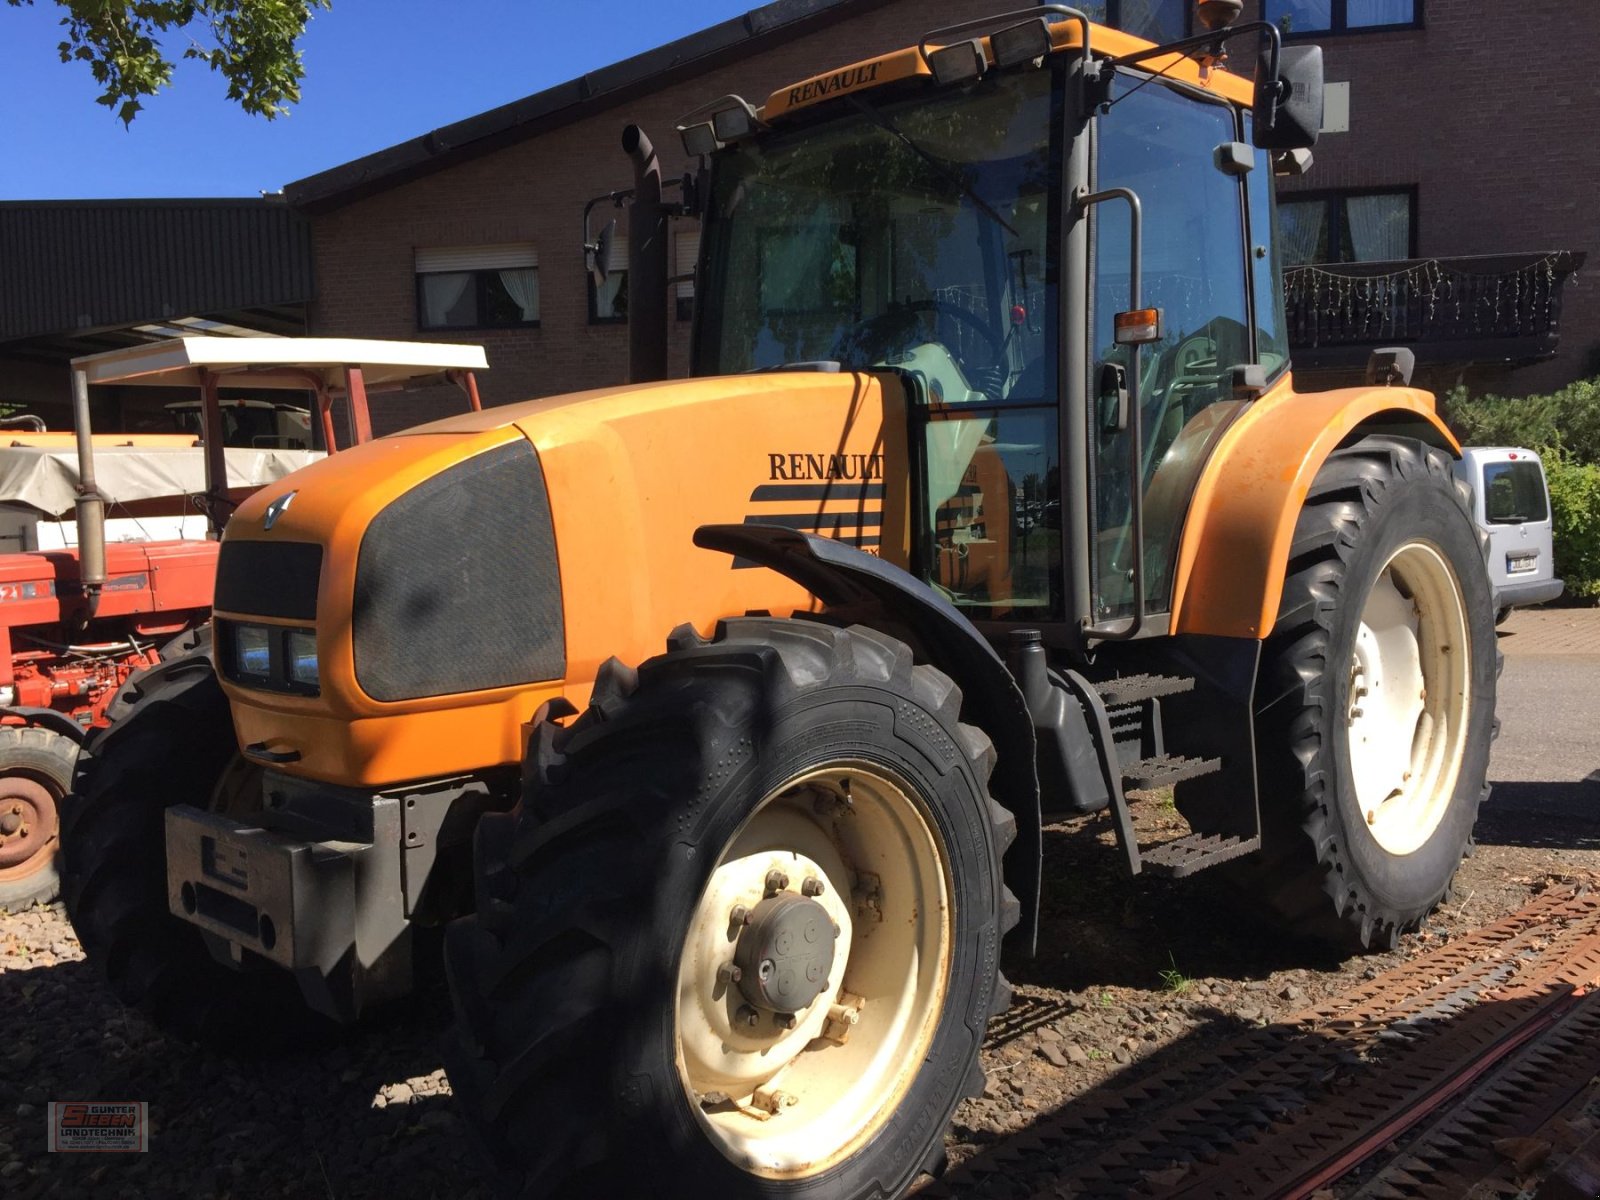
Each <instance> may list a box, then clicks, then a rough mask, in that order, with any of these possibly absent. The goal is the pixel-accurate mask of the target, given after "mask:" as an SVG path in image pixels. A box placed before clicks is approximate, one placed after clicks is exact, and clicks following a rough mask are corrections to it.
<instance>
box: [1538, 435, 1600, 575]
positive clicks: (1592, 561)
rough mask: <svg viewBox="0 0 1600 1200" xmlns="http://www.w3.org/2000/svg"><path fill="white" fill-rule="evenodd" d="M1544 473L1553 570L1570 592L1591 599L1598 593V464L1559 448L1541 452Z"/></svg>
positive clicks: (1599, 489) (1599, 478) (1599, 541)
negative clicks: (1581, 460)
mask: <svg viewBox="0 0 1600 1200" xmlns="http://www.w3.org/2000/svg"><path fill="white" fill-rule="evenodd" d="M1544 473H1545V478H1546V479H1547V480H1548V481H1549V483H1550V515H1551V518H1552V520H1551V523H1552V525H1553V526H1554V529H1555V551H1556V574H1557V575H1559V576H1560V577H1561V578H1562V579H1564V580H1566V584H1567V594H1568V595H1569V596H1572V597H1574V598H1580V599H1588V600H1593V599H1595V598H1597V597H1600V465H1596V464H1595V463H1593V462H1579V461H1578V460H1577V458H1576V456H1575V455H1573V454H1572V453H1571V452H1570V451H1566V450H1561V449H1559V448H1558V449H1555V450H1552V451H1550V452H1548V453H1546V454H1545V455H1544Z"/></svg>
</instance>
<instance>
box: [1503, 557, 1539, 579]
mask: <svg viewBox="0 0 1600 1200" xmlns="http://www.w3.org/2000/svg"><path fill="white" fill-rule="evenodd" d="M1538 565H1539V556H1538V554H1508V555H1506V570H1507V571H1508V572H1510V573H1511V574H1512V575H1517V574H1520V573H1521V572H1523V571H1532V570H1534V569H1535V568H1536V567H1538Z"/></svg>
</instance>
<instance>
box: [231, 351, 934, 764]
mask: <svg viewBox="0 0 1600 1200" xmlns="http://www.w3.org/2000/svg"><path fill="white" fill-rule="evenodd" d="M905 428H906V426H905V417H904V401H903V392H902V389H901V386H900V384H899V383H898V381H897V380H895V379H894V377H892V376H889V377H878V376H874V375H867V374H847V373H838V374H826V373H811V372H807V373H800V372H776V373H771V374H764V375H743V376H735V377H724V378H714V379H692V380H682V381H673V382H667V383H656V384H646V385H637V386H628V387H618V388H607V389H602V390H598V391H592V392H583V393H578V394H575V395H571V396H561V397H553V398H550V399H545V400H536V401H530V402H526V403H522V404H512V405H505V406H501V407H496V408H493V409H489V410H485V411H483V412H478V413H470V414H466V415H462V416H458V417H453V418H450V419H447V420H443V421H436V422H433V423H432V424H428V425H423V426H419V427H417V428H414V429H410V430H406V431H405V432H404V433H400V434H395V435H392V436H389V437H385V438H380V439H378V440H377V441H374V442H370V443H367V444H366V445H362V446H357V447H355V448H353V449H350V450H345V451H342V452H340V453H338V454H336V455H333V456H331V457H329V458H328V459H326V460H325V461H323V462H320V463H316V464H313V465H312V466H310V467H308V468H306V469H305V470H302V471H297V472H295V473H294V474H293V475H291V476H289V477H287V478H285V479H283V480H281V481H278V482H277V483H275V484H272V485H270V486H268V487H266V488H264V489H262V490H261V491H260V492H258V493H257V494H255V495H254V496H252V497H251V498H250V499H248V500H247V501H246V502H245V503H244V504H243V505H241V506H240V508H239V509H238V511H237V512H236V513H235V514H234V516H233V518H232V520H231V521H230V522H229V525H228V528H227V533H226V536H225V539H224V544H223V551H222V561H221V564H220V566H219V570H218V587H217V604H216V608H217V615H218V617H219V619H220V620H221V621H222V625H221V626H219V632H220V633H221V634H223V635H224V636H222V637H221V638H220V640H219V651H218V654H219V664H221V665H223V666H224V672H223V673H224V675H225V676H227V675H228V671H227V667H226V664H223V662H222V659H223V657H224V656H225V655H226V654H227V653H228V648H227V646H228V643H227V637H226V625H227V622H228V621H229V620H232V621H234V622H236V623H246V622H250V621H252V620H259V619H262V618H265V619H266V620H267V621H269V622H273V623H282V624H290V625H299V626H310V625H314V627H315V629H316V645H317V656H318V660H319V664H320V685H319V691H318V693H317V694H316V695H308V694H299V695H295V694H290V689H287V688H278V689H273V688H271V687H266V686H251V682H250V681H249V680H247V679H241V678H234V677H229V684H228V686H229V691H230V694H232V695H233V696H234V698H235V705H234V708H235V721H236V724H237V726H238V732H239V735H240V741H241V744H244V745H250V744H252V742H256V741H261V740H262V737H261V735H262V733H263V731H264V730H266V729H267V728H268V727H269V726H270V729H271V730H272V731H274V732H277V733H281V732H282V730H283V729H284V728H285V726H284V723H283V720H282V718H284V717H286V716H287V715H288V714H291V713H298V714H302V715H304V716H305V717H307V718H308V719H309V718H311V717H312V716H313V715H314V714H315V715H317V716H319V717H321V718H323V719H325V720H327V721H328V722H330V724H327V725H325V726H324V727H323V728H322V730H321V732H320V733H318V734H316V735H315V736H313V735H312V734H311V733H310V732H304V733H302V734H301V735H298V736H297V737H296V738H295V745H294V747H293V748H294V750H296V751H297V752H298V753H300V754H301V756H302V757H301V758H300V759H299V760H297V762H296V764H295V766H293V767H290V768H288V769H290V770H291V771H292V772H295V773H305V774H309V775H314V776H318V777H321V778H324V779H335V778H338V779H342V780H345V781H349V782H358V781H368V780H378V779H388V780H393V779H396V778H405V777H407V771H408V770H410V769H411V768H410V767H409V766H408V764H407V763H406V762H402V761H399V760H397V759H396V758H395V757H394V755H393V754H388V755H387V757H386V754H387V752H386V751H385V750H384V746H385V745H387V744H388V742H389V739H388V738H387V737H386V735H384V733H383V725H384V721H383V720H382V718H384V717H386V716H388V715H391V714H392V715H395V716H397V717H398V716H400V715H404V714H410V720H411V722H412V724H411V726H408V728H411V729H412V733H411V734H410V735H408V739H407V740H408V741H409V742H410V744H412V745H415V744H417V742H416V738H417V736H418V732H419V731H417V730H416V729H415V723H416V721H417V720H419V719H422V718H424V717H425V718H426V719H428V720H440V721H442V720H444V719H445V718H446V716H447V715H448V714H450V713H452V712H453V713H455V714H456V717H455V721H454V724H452V726H451V728H450V729H449V730H448V731H445V730H441V731H440V736H441V737H442V738H443V739H444V741H443V742H435V743H434V745H433V746H432V747H431V749H430V752H429V759H428V773H429V774H441V773H444V772H446V771H448V770H451V769H456V767H457V766H459V768H460V769H467V768H468V767H470V766H476V767H482V766H483V765H484V764H485V763H488V762H503V763H508V764H509V763H513V762H516V761H517V760H518V757H519V756H520V753H521V726H522V724H523V723H524V722H526V721H528V720H529V719H530V718H531V717H532V715H533V712H534V710H535V708H536V707H537V706H538V704H539V703H541V702H543V701H544V700H548V699H550V698H551V697H552V696H553V695H564V696H566V698H568V699H569V700H572V701H573V702H575V703H578V704H582V703H584V702H585V701H586V700H587V697H588V689H589V687H590V685H591V683H592V681H593V679H594V676H595V673H596V672H597V671H598V670H599V667H600V664H601V663H603V662H604V661H605V660H606V659H608V658H610V657H612V656H613V655H614V656H616V657H618V658H621V659H622V660H623V661H624V662H628V663H638V662H640V661H642V660H644V659H645V658H648V657H650V656H651V655H653V654H657V653H659V652H660V651H661V649H662V648H663V646H664V644H665V642H664V639H665V637H666V634H667V633H668V632H669V631H670V630H671V629H673V628H674V627H676V626H678V625H680V624H682V623H684V622H685V621H687V622H690V623H692V624H694V625H695V626H696V627H698V628H699V629H700V630H701V631H702V632H707V631H709V630H710V629H711V628H712V627H713V626H714V625H715V623H716V621H717V620H718V619H720V618H722V617H725V616H729V615H737V614H742V613H745V612H749V611H753V610H766V611H769V612H774V613H787V612H789V611H792V610H793V609H795V608H801V607H808V606H810V605H811V604H812V599H811V597H810V596H809V595H808V594H807V593H806V592H805V591H803V590H802V589H801V588H799V587H798V586H797V585H795V584H794V583H792V582H790V581H788V580H787V579H784V578H783V577H781V576H779V575H777V574H775V573H773V572H771V571H768V570H765V569H762V568H759V567H757V566H755V564H753V563H747V562H742V561H739V560H736V559H733V558H730V557H728V556H727V555H724V554H720V553H716V552H712V551H707V550H701V549H698V548H697V547H696V546H695V545H694V543H693V535H694V531H695V529H696V528H698V527H699V526H701V525H704V524H746V523H748V524H774V525H779V526H782V527H785V528H789V529H799V530H805V531H808V532H814V533H820V534H823V535H824V536H832V537H838V538H841V539H843V540H846V541H847V542H849V543H850V544H852V545H856V546H859V547H860V548H861V549H863V550H866V551H867V552H869V553H874V554H878V553H882V554H883V555H884V556H886V557H889V558H891V559H892V560H894V561H898V562H901V563H904V562H905V561H906V555H907V551H908V548H909V541H910V534H909V509H908V503H907V492H906V479H907V475H908V472H907V470H906V442H905ZM891 481H893V482H892V483H891ZM265 713H270V714H274V715H273V719H272V720H271V721H258V720H256V719H255V716H254V715H252V714H257V715H259V714H265ZM469 718H470V719H469ZM352 722H353V724H352ZM336 723H342V724H336ZM469 727H470V729H471V731H472V732H471V733H470V734H469V733H468V732H467V731H468V729H469ZM340 728H343V729H345V730H346V732H344V733H343V734H342V735H341V734H339V732H338V731H339V729H340ZM485 738H489V739H490V740H492V741H493V743H494V745H493V748H492V752H491V750H489V749H486V748H485V746H484V745H482V744H481V743H482V742H483V741H484V739H485ZM352 740H354V741H359V742H362V743H364V746H359V747H358V746H352V745H351V744H350V743H351V741H352ZM340 741H342V742H343V743H344V745H343V747H342V749H340V751H339V753H340V755H341V756H342V760H341V761H337V762H335V761H333V760H332V759H331V758H329V756H330V755H331V754H332V753H333V748H334V745H335V744H336V743H338V742H340ZM455 744H459V752H457V750H456V745H455ZM391 749H392V747H391ZM325 758H326V759H328V761H322V760H323V759H325ZM457 758H459V759H460V762H459V764H455V760H456V759H457ZM446 759H449V760H450V761H449V762H446V761H445V760H446ZM418 765H420V764H418Z"/></svg>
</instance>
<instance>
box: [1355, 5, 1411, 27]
mask: <svg viewBox="0 0 1600 1200" xmlns="http://www.w3.org/2000/svg"><path fill="white" fill-rule="evenodd" d="M1347 2H1348V4H1349V7H1348V8H1347V9H1346V10H1345V24H1346V25H1348V26H1349V27H1350V28H1351V29H1361V28H1365V27H1366V26H1369V25H1410V24H1412V23H1413V22H1414V21H1415V20H1416V19H1417V11H1416V9H1417V5H1416V0H1347Z"/></svg>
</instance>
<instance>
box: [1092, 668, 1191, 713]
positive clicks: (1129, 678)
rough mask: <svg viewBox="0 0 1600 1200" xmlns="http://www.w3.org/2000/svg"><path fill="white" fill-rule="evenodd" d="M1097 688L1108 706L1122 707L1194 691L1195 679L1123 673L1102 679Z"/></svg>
mask: <svg viewBox="0 0 1600 1200" xmlns="http://www.w3.org/2000/svg"><path fill="white" fill-rule="evenodd" d="M1094 686H1095V689H1096V690H1097V691H1098V692H1099V693H1100V698H1101V699H1102V700H1103V701H1105V706H1106V707H1107V708H1120V707H1122V706H1123V705H1124V704H1136V703H1138V702H1139V701H1140V700H1156V699H1159V698H1160V697H1162V696H1176V695H1179V694H1181V693H1183V692H1192V691H1194V680H1193V679H1192V678H1189V677H1186V676H1182V675H1123V676H1121V677H1120V678H1117V679H1102V680H1099V681H1097V682H1096V683H1095V685H1094Z"/></svg>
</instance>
